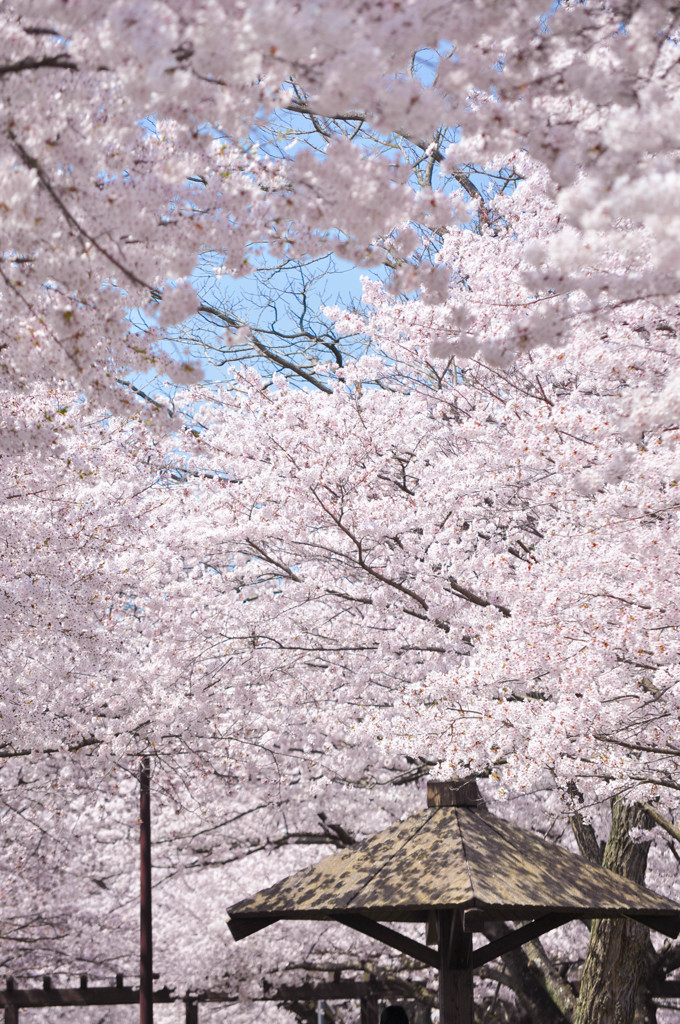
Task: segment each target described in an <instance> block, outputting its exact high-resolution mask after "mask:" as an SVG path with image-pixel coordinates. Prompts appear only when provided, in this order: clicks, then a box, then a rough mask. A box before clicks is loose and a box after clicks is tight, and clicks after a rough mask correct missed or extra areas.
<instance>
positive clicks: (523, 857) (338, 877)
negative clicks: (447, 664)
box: [229, 787, 680, 939]
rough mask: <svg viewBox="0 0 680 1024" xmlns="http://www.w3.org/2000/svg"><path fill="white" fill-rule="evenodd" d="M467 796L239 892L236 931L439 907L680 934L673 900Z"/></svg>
mask: <svg viewBox="0 0 680 1024" xmlns="http://www.w3.org/2000/svg"><path fill="white" fill-rule="evenodd" d="M476 792H477V791H476V787H475V788H474V793H476ZM433 802H434V801H433ZM462 802H463V803H465V800H464V801H462ZM467 804H468V805H467V806H430V807H428V808H427V810H424V811H421V812H420V813H418V814H415V815H413V817H410V818H408V820H406V821H403V822H399V823H398V824H396V825H392V826H391V827H390V828H387V829H385V830H384V831H382V832H379V833H377V834H376V835H374V836H372V837H371V838H370V839H366V840H364V841H363V842H361V843H358V844H357V845H356V846H353V847H350V848H349V849H346V850H342V851H341V852H340V853H336V854H334V855H333V856H330V857H326V858H325V859H324V860H322V861H320V862H319V863H318V864H315V865H313V866H312V867H309V868H305V869H304V870H302V871H298V872H297V873H296V874H294V875H291V876H289V877H288V878H285V879H283V881H281V882H278V883H277V884H276V885H273V886H271V888H269V889H263V890H262V891H261V892H258V893H256V894H255V895H254V896H251V897H249V898H247V899H244V900H241V901H240V902H239V903H237V904H235V905H234V906H233V907H231V908H230V909H229V927H230V929H231V931H232V933H233V935H234V937H235V938H237V939H238V938H242V937H244V936H245V935H248V934H250V933H251V932H254V931H257V930H259V929H260V928H263V927H265V926H266V925H267V924H270V923H272V922H273V921H274V920H278V919H280V918H325V917H327V918H338V917H341V916H342V915H345V914H360V915H361V916H362V917H364V918H368V919H371V920H373V921H427V920H428V919H430V918H431V912H432V911H437V910H460V911H476V912H477V914H478V915H479V916H480V918H482V917H483V918H488V919H492V920H501V921H527V920H529V919H532V918H537V917H541V916H542V915H545V914H548V913H551V914H553V913H558V914H560V915H561V914H564V915H565V916H567V917H581V918H592V917H620V916H624V915H625V916H627V917H634V918H636V919H638V920H641V921H642V922H643V923H645V924H648V925H650V926H651V927H654V928H657V929H658V930H660V931H663V932H665V933H666V934H671V935H673V936H675V935H677V934H678V932H680V906H678V904H676V903H674V902H673V901H672V900H669V899H666V898H665V897H663V896H658V895H656V894H655V893H653V892H651V891H650V890H649V889H646V888H644V887H643V886H640V885H637V884H636V883H635V882H632V881H630V880H629V879H626V878H622V877H621V876H620V875H617V874H615V873H614V872H612V871H608V870H606V869H605V868H601V867H597V866H595V865H593V864H590V863H589V862H587V861H585V860H583V858H581V857H579V856H577V855H575V854H573V853H570V852H569V851H568V850H565V849H564V848H563V847H561V846H557V845H556V844H555V843H551V842H547V841H546V840H544V839H541V838H540V837H539V836H537V835H535V834H534V833H532V832H529V831H527V830H526V829H522V828H519V827H518V826H516V825H513V824H511V823H510V822H508V821H504V820H502V819H500V818H498V817H495V816H494V815H492V814H490V813H488V812H487V811H486V810H485V809H483V806H482V805H481V801H480V800H479V796H478V794H477V797H476V798H474V797H473V798H472V799H469V800H467ZM475 930H476V929H475Z"/></svg>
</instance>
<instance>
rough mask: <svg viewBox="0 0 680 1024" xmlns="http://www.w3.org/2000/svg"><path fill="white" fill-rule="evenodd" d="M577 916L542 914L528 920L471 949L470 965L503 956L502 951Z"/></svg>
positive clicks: (505, 951)
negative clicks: (484, 944)
mask: <svg viewBox="0 0 680 1024" xmlns="http://www.w3.org/2000/svg"><path fill="white" fill-rule="evenodd" d="M577 916H578V915H577V914H544V915H543V917H539V918H537V919H536V920H535V921H530V922H529V923H528V924H525V925H523V926H522V927H521V928H515V929H514V930H513V931H511V932H508V934H507V935H502V936H501V937H500V939H494V941H493V942H488V943H487V944H486V946H480V948H479V949H475V950H473V953H472V967H473V969H476V968H477V967H481V966H482V964H488V963H489V961H490V960H495V959H496V957H498V956H503V954H504V953H509V952H510V951H511V950H513V949H517V947H518V946H523V945H524V943H525V942H531V940H532V939H537V938H538V937H539V935H545V933H546V932H551V931H552V930H553V928H559V927H560V925H563V924H566V923H567V921H573V920H574V919H575V918H576V917H577Z"/></svg>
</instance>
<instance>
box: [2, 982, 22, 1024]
mask: <svg viewBox="0 0 680 1024" xmlns="http://www.w3.org/2000/svg"><path fill="white" fill-rule="evenodd" d="M5 984H6V992H7V995H8V996H9V994H10V992H14V978H8V979H7V981H6V983H5ZM5 1024H19V1007H18V1006H12V1004H11V1003H9V1002H8V1003H6V1004H5Z"/></svg>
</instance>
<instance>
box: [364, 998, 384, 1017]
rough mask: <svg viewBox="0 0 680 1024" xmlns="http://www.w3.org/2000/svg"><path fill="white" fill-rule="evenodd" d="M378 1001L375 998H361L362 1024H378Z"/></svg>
mask: <svg viewBox="0 0 680 1024" xmlns="http://www.w3.org/2000/svg"><path fill="white" fill-rule="evenodd" d="M378 1010H379V1007H378V1000H377V998H376V997H375V996H362V997H361V1024H378V1022H379V1017H380V1015H379V1013H378Z"/></svg>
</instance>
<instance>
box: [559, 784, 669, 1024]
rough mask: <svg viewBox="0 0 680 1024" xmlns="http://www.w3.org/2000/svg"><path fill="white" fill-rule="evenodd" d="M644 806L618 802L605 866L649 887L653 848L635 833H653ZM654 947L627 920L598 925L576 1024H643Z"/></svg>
mask: <svg viewBox="0 0 680 1024" xmlns="http://www.w3.org/2000/svg"><path fill="white" fill-rule="evenodd" d="M651 825H652V822H651V820H650V818H649V817H648V816H647V814H646V812H645V811H644V810H643V809H642V808H641V807H640V806H639V804H626V803H624V802H623V801H622V800H616V801H614V804H613V807H612V827H611V832H610V834H609V839H608V841H607V845H606V847H605V851H604V857H603V860H602V865H603V867H605V868H609V869H610V871H616V872H617V874H619V875H623V876H624V877H626V878H630V879H632V880H633V881H634V882H639V883H640V884H643V883H644V879H645V871H646V868H647V853H648V850H649V843H633V842H632V840H631V839H630V836H629V831H630V829H631V828H650V827H651ZM650 952H651V954H652V957H653V951H652V950H651V943H650V939H649V932H648V930H647V928H645V927H644V925H641V924H638V923H637V921H629V920H626V919H625V918H621V919H618V920H613V919H606V918H600V919H598V920H596V921H593V924H592V928H591V931H590V941H589V943H588V952H587V953H586V961H585V965H584V968H583V978H582V981H581V989H580V992H579V998H578V1004H577V1007H576V1019H575V1024H643V1022H644V1021H648V1020H649V1019H650V1017H649V1014H648V1011H647V1009H646V984H645V983H646V980H647V977H648V973H649V967H650Z"/></svg>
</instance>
